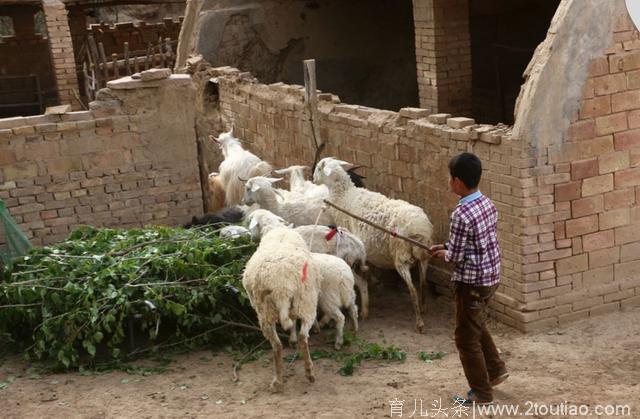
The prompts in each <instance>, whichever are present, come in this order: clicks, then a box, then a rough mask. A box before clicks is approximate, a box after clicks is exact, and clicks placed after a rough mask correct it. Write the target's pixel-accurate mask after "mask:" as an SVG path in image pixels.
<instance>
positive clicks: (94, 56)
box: [89, 35, 106, 89]
mask: <svg viewBox="0 0 640 419" xmlns="http://www.w3.org/2000/svg"><path fill="white" fill-rule="evenodd" d="M89 51H90V52H91V54H90V55H89V57H90V60H91V68H92V69H93V72H94V77H95V78H96V89H100V88H101V87H103V84H102V77H101V76H100V66H99V65H98V63H99V62H100V58H99V56H98V47H97V46H96V40H95V39H94V38H93V35H89ZM105 83H106V80H105Z"/></svg>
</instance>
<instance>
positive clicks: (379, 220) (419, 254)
mask: <svg viewBox="0 0 640 419" xmlns="http://www.w3.org/2000/svg"><path fill="white" fill-rule="evenodd" d="M349 167H351V165H350V164H349V163H346V162H343V161H340V160H336V159H334V158H331V157H327V158H324V159H322V160H321V161H320V162H319V163H318V165H317V166H316V170H315V172H314V174H313V179H314V182H316V183H320V184H324V185H326V186H327V187H328V188H329V196H330V201H331V202H332V203H334V204H336V205H338V206H340V207H342V208H344V209H345V210H347V211H349V212H351V213H352V214H355V215H358V216H360V217H362V218H364V219H366V220H369V221H371V222H373V223H376V224H378V225H381V226H384V227H387V228H389V229H395V231H396V232H397V233H399V234H402V235H404V236H407V237H410V238H412V239H415V240H417V241H419V242H422V243H424V244H425V245H430V244H431V241H432V235H433V225H432V224H431V221H430V220H429V217H427V215H426V214H425V212H424V211H423V210H422V209H421V208H419V207H417V206H415V205H412V204H409V203H408V202H405V201H402V200H398V199H390V198H387V197H385V196H384V195H382V194H379V193H377V192H372V191H369V190H367V189H364V188H356V187H355V186H354V185H353V183H352V182H351V180H350V178H349V175H348V174H347V172H346V169H347V168H349ZM330 212H331V213H332V215H333V217H334V219H335V220H336V223H337V224H338V225H340V226H345V227H347V228H348V229H349V231H351V232H352V233H354V234H355V235H356V236H358V237H359V238H360V239H361V240H362V241H363V243H364V245H365V249H366V252H367V261H368V262H370V263H371V264H372V265H374V266H377V267H379V268H383V269H391V268H393V269H395V270H396V271H398V273H399V274H400V276H401V277H402V279H403V280H404V282H405V283H406V285H407V287H408V288H409V293H410V295H411V301H412V303H413V307H414V311H415V316H416V329H417V330H418V332H420V333H423V332H424V321H423V319H422V311H423V310H422V307H421V306H422V305H423V301H422V296H423V295H424V288H425V284H426V274H427V267H428V263H429V252H428V251H427V250H424V249H422V248H419V247H417V246H413V245H411V244H410V243H408V242H406V241H404V240H401V239H398V238H395V237H393V236H391V235H388V234H386V233H384V232H382V231H380V230H378V229H375V228H373V227H371V226H369V225H367V224H366V223H363V222H361V221H358V220H356V219H355V218H353V217H350V216H349V215H347V214H344V213H343V212H341V211H338V210H336V209H334V208H330ZM416 264H418V266H419V270H420V272H419V274H420V288H419V291H420V294H419V295H420V298H418V294H417V293H416V289H415V287H414V286H413V283H412V280H411V268H412V267H413V266H415V265H416Z"/></svg>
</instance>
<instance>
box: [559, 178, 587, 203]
mask: <svg viewBox="0 0 640 419" xmlns="http://www.w3.org/2000/svg"><path fill="white" fill-rule="evenodd" d="M581 193H582V188H581V182H579V181H576V182H568V183H565V184H562V185H555V186H554V195H555V199H556V202H563V201H571V200H573V199H578V198H580V196H581Z"/></svg>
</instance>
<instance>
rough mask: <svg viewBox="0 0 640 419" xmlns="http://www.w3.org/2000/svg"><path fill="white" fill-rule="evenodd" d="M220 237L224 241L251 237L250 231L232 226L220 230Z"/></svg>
mask: <svg viewBox="0 0 640 419" xmlns="http://www.w3.org/2000/svg"><path fill="white" fill-rule="evenodd" d="M219 234H220V237H221V238H223V239H237V238H240V237H251V233H250V232H249V230H248V229H247V228H245V227H243V226H236V225H230V226H225V227H222V228H221V229H220V232H219Z"/></svg>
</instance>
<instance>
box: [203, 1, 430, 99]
mask: <svg viewBox="0 0 640 419" xmlns="http://www.w3.org/2000/svg"><path fill="white" fill-rule="evenodd" d="M211 4H213V2H211ZM227 6H228V8H227V9H224V8H213V7H212V6H211V7H212V8H211V10H206V11H205V12H204V14H205V17H201V21H202V22H204V26H203V27H202V28H201V29H200V39H199V40H198V41H197V42H198V51H199V52H200V53H202V54H203V56H204V58H205V59H207V61H209V62H210V63H211V64H213V65H214V66H222V65H229V66H232V67H236V68H239V69H240V70H242V71H250V72H251V73H253V74H254V75H255V76H256V77H257V78H258V79H259V80H260V81H262V82H264V83H274V82H284V83H287V84H303V73H302V61H303V60H305V59H309V58H314V59H315V60H316V67H317V79H318V80H317V81H318V88H319V89H321V90H323V91H325V92H331V93H335V94H337V95H339V96H340V98H341V100H342V101H344V102H348V103H357V104H360V105H365V106H371V107H375V108H381V109H389V110H396V111H397V110H398V109H400V108H402V107H407V106H418V84H417V80H416V62H415V34H414V23H413V6H412V1H411V0H349V1H345V0H324V1H306V0H305V1H302V0H297V1H288V2H282V1H275V0H266V1H264V2H260V3H255V4H249V5H247V4H246V3H242V2H227Z"/></svg>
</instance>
